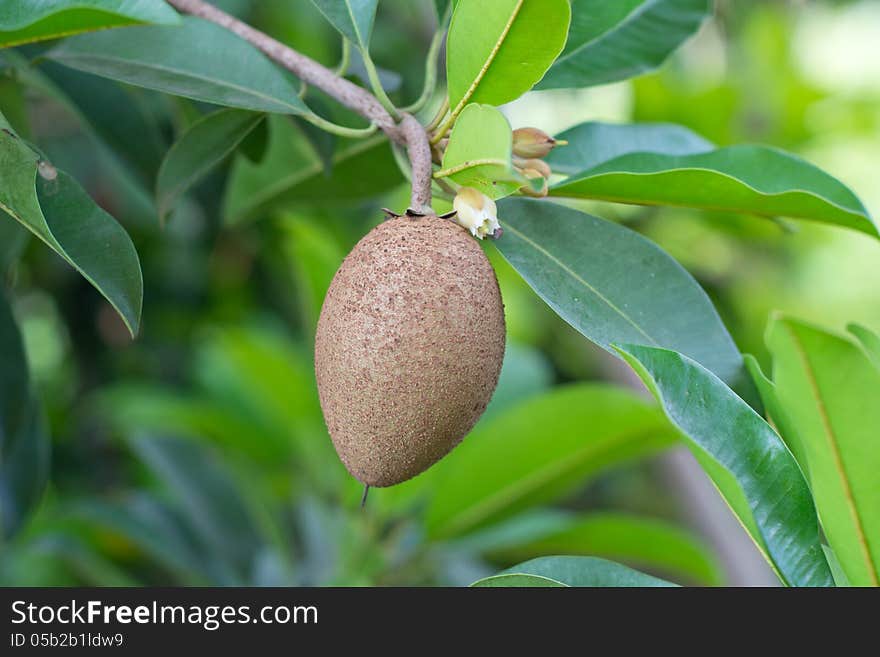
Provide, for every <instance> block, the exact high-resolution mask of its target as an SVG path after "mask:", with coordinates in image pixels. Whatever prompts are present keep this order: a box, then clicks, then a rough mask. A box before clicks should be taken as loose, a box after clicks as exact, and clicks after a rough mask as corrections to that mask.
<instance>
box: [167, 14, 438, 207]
mask: <svg viewBox="0 0 880 657" xmlns="http://www.w3.org/2000/svg"><path fill="white" fill-rule="evenodd" d="M166 1H167V2H168V4H170V5H172V6H173V7H175V8H177V9H178V10H180V11H182V12H185V13H187V14H192V15H193V16H198V17H200V18H204V19H205V20H208V21H211V22H212V23H216V24H217V25H219V26H221V27H223V28H225V29H227V30H229V31H230V32H232V33H233V34H236V35H238V36H239V37H241V38H242V39H244V40H245V41H247V42H249V43H250V44H251V45H253V46H255V47H256V48H257V49H259V50H260V51H261V52H263V54H265V55H266V56H267V57H269V58H270V59H272V60H274V61H275V62H277V63H279V64H281V65H282V66H283V67H284V68H286V69H288V70H289V71H291V72H292V73H293V74H294V75H296V76H297V77H298V78H299V79H300V80H302V81H303V82H305V83H306V84H309V85H311V86H313V87H316V88H318V89H320V90H321V91H323V92H324V93H326V94H327V95H328V96H331V97H333V98H335V99H336V100H337V101H339V102H340V103H342V104H343V105H345V106H346V107H348V108H349V109H351V110H354V111H355V112H357V113H358V114H360V115H361V116H363V117H364V118H365V119H367V120H368V121H370V122H372V123H374V124H375V125H376V126H378V127H379V129H380V130H382V132H384V133H385V134H386V135H387V136H388V138H389V139H390V140H392V141H393V142H395V143H398V144H401V145H405V146H406V149H407V155H408V156H409V159H410V163H411V164H412V170H413V176H412V197H411V199H412V200H411V203H412V206H413V208H412V209H413V210H416V211H417V212H426V211H428V210H429V209H430V206H431V149H430V146H429V144H428V136H427V133H426V132H425V129H424V128H423V127H422V125H421V124H420V123H419V122H418V121H417V120H416V119H415V118H414V117H413V116H412V115H410V114H405V113H402V114H401V121H400V123H399V124H398V123H397V122H395V120H394V118H393V117H392V116H391V114H390V113H389V112H388V110H386V109H385V108H384V107H383V106H382V104H381V103H380V102H379V101H378V100H377V99H376V97H375V96H373V94H371V93H370V92H369V91H367V90H366V89H364V88H363V87H359V86H358V85H356V84H354V83H352V82H349V81H348V80H346V79H345V78H343V77H341V76H339V75H337V74H336V73H334V72H333V71H332V70H330V69H329V68H326V67H325V66H323V65H321V64H320V63H318V62H316V61H315V60H314V59H312V58H310V57H307V56H305V55H303V54H302V53H299V52H297V51H296V50H294V49H292V48H290V47H288V46H286V45H284V44H283V43H281V42H280V41H277V40H275V39H273V38H272V37H270V36H269V35H268V34H265V33H264V32H260V31H259V30H257V29H255V28H253V27H251V26H250V25H248V24H247V23H244V22H242V21H240V20H238V19H237V18H235V17H234V16H230V15H229V14H227V13H226V12H224V11H221V10H220V9H217V8H216V7H215V6H213V5H211V4H209V3H207V2H204V0H166Z"/></svg>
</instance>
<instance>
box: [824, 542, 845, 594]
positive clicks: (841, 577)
mask: <svg viewBox="0 0 880 657" xmlns="http://www.w3.org/2000/svg"><path fill="white" fill-rule="evenodd" d="M822 549H823V550H824V551H825V559H826V560H827V561H828V567H829V568H830V569H831V574H832V575H833V576H834V584H835V586H852V584H850V581H849V578H848V577H847V576H846V573H845V572H843V567H842V566H841V565H840V561H839V560H838V558H837V555H836V554H834V550H832V549H831V548H830V547H828V546H827V545H823V546H822Z"/></svg>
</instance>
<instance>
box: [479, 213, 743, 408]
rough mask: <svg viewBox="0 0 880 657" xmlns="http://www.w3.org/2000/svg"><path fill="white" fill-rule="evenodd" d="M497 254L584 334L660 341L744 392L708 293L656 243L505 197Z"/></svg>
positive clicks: (739, 365)
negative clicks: (502, 233) (502, 231)
mask: <svg viewBox="0 0 880 657" xmlns="http://www.w3.org/2000/svg"><path fill="white" fill-rule="evenodd" d="M498 215H499V217H500V218H501V225H502V227H503V229H504V235H503V237H502V238H501V239H499V240H498V241H497V242H495V245H496V246H497V247H498V250H499V251H501V253H502V254H503V255H504V257H505V258H506V259H507V261H508V262H510V264H511V265H513V267H514V268H515V269H516V270H517V271H518V272H519V273H520V275H521V276H522V277H523V278H524V279H525V280H526V282H527V283H528V284H529V285H530V286H531V287H532V288H533V289H534V290H535V291H536V292H537V293H538V295H539V296H540V297H541V298H542V299H544V301H546V302H547V304H548V305H549V306H550V307H551V308H553V310H554V311H556V313H558V314H559V316H560V317H562V318H563V319H564V320H565V321H566V322H568V323H569V324H571V325H572V326H573V327H574V328H576V329H577V330H578V331H580V332H581V333H582V334H583V335H584V336H585V337H587V338H588V339H590V340H592V341H593V342H595V343H596V344H598V345H599V346H601V347H603V348H604V349H607V350H608V351H610V352H612V353H614V351H613V350H612V348H611V345H612V343H616V342H632V341H638V342H641V343H648V344H653V345H656V346H660V347H666V348H669V349H675V350H676V351H680V352H682V353H685V354H687V355H689V356H690V357H691V358H693V359H695V360H696V361H698V362H700V363H702V364H703V365H705V366H706V367H707V368H709V369H710V370H712V371H713V372H715V373H716V374H717V375H718V376H719V377H721V378H722V379H723V380H725V381H727V382H728V383H732V384H734V385H735V386H737V388H738V389H739V390H741V391H742V393H743V394H745V395H750V394H751V384H750V383H749V382H748V381H747V376H746V373H745V371H744V369H743V362H742V357H741V356H740V353H739V351H738V350H737V348H736V345H735V344H734V343H733V340H732V339H731V337H730V335H729V334H728V333H727V330H726V329H725V328H724V325H723V324H722V323H721V319H720V318H719V317H718V313H717V312H716V311H715V308H714V307H713V306H712V303H711V301H710V300H709V298H708V297H707V296H706V293H705V292H703V290H702V289H701V288H700V286H699V284H698V283H697V282H696V281H695V280H694V279H693V277H692V276H691V275H690V274H689V273H688V272H687V271H685V270H684V268H682V267H681V265H679V264H678V263H677V262H676V261H675V260H673V259H672V258H671V257H670V256H669V255H667V254H666V253H665V252H664V251H662V250H661V249H660V248H659V247H658V246H656V245H655V244H654V243H653V242H651V241H649V240H648V239H646V238H644V237H642V236H641V235H639V234H638V233H635V232H633V231H632V230H630V229H628V228H625V227H623V226H619V225H617V224H613V223H610V222H608V221H603V220H602V219H598V218H597V217H593V216H591V215H588V214H584V213H582V212H579V211H577V210H573V209H571V208H566V207H562V206H560V205H556V204H554V203H547V202H543V201H539V200H532V199H507V200H505V201H503V202H501V203H500V204H499V210H498Z"/></svg>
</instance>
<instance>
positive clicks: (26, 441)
mask: <svg viewBox="0 0 880 657" xmlns="http://www.w3.org/2000/svg"><path fill="white" fill-rule="evenodd" d="M0 354H2V363H3V365H2V367H0V538H3V537H9V536H11V535H12V534H13V533H15V532H16V530H18V529H19V528H20V527H21V525H22V524H23V523H24V520H25V519H26V517H27V514H28V513H29V512H30V511H31V509H33V507H34V506H36V504H37V503H38V502H39V501H40V498H41V497H42V495H43V490H44V489H45V487H46V482H47V480H48V477H49V450H50V443H49V435H48V433H47V429H46V422H45V418H44V416H43V409H42V407H41V405H40V401H39V399H38V398H37V395H36V393H35V392H34V391H33V389H32V385H31V381H30V375H29V372H28V363H27V359H26V357H25V352H24V344H23V342H22V338H21V334H20V333H19V330H18V325H17V324H16V323H15V318H14V317H13V316H12V310H11V309H10V307H9V304H8V303H7V302H6V299H5V298H4V296H3V294H2V293H0Z"/></svg>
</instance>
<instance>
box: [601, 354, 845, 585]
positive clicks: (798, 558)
mask: <svg viewBox="0 0 880 657" xmlns="http://www.w3.org/2000/svg"><path fill="white" fill-rule="evenodd" d="M616 348H617V350H618V351H619V352H620V354H621V355H622V356H623V357H624V359H626V361H627V362H628V363H629V364H630V366H631V367H632V368H633V369H634V370H635V371H636V373H637V374H638V375H639V376H640V377H641V378H642V381H644V383H645V385H646V386H648V388H649V389H650V390H651V392H652V393H653V394H654V396H655V397H656V398H657V400H658V401H659V402H660V404H661V405H662V406H663V409H664V411H665V412H666V415H667V416H668V417H669V419H670V420H671V421H672V423H673V424H674V425H675V426H676V427H678V429H679V430H680V431H681V433H682V435H683V436H684V438H685V442H686V444H687V445H688V447H689V448H690V449H691V451H692V452H693V453H694V456H695V457H696V458H697V461H699V463H700V465H701V466H702V467H703V469H704V470H705V471H706V473H707V474H708V475H709V477H710V478H711V479H712V481H713V482H714V483H715V485H716V486H717V487H718V490H719V491H720V492H721V494H722V496H723V497H724V499H725V500H727V503H728V504H729V505H730V506H731V508H732V509H733V511H734V513H735V514H736V515H737V516H738V517H739V519H740V521H741V522H742V524H743V526H744V527H745V528H746V529H747V530H748V532H749V534H750V535H751V536H752V538H753V539H754V540H755V542H756V544H757V545H758V547H759V548H760V549H761V550H762V552H763V553H764V554H765V556H766V557H767V559H768V560H769V561H770V563H771V564H772V566H773V567H774V569H775V570H776V572H777V574H778V575H779V576H780V578H781V579H782V581H783V582H784V583H786V584H789V585H791V586H830V585H832V583H833V581H832V578H831V573H830V571H829V569H828V564H827V563H826V561H825V557H824V555H823V553H822V545H821V543H820V541H819V525H818V520H817V518H816V510H815V508H814V506H813V500H812V498H811V496H810V491H809V488H808V487H807V484H806V482H805V481H804V477H803V475H802V474H801V471H800V468H799V467H798V464H797V462H796V461H795V460H794V457H793V456H792V455H791V452H789V451H788V449H787V448H786V446H785V444H784V443H783V442H782V439H781V438H780V437H779V436H778V435H777V434H776V432H774V431H773V429H772V428H771V427H770V425H769V424H767V423H766V422H765V421H764V420H763V419H762V418H761V417H760V416H759V415H758V414H757V413H755V412H754V411H753V410H752V409H751V408H749V406H748V405H747V404H746V403H745V402H743V401H742V400H741V399H740V398H739V397H737V396H736V395H735V394H734V393H733V391H731V390H730V389H729V388H728V387H727V386H726V385H724V383H723V382H722V381H721V380H720V379H719V378H718V377H716V376H715V375H714V374H712V373H711V372H710V371H708V370H707V369H705V368H704V367H702V366H701V365H700V364H699V363H696V362H695V361H693V360H691V359H690V358H688V357H687V356H683V355H681V354H679V353H676V352H674V351H669V350H667V349H658V348H656V347H646V346H636V345H626V346H617V347H616Z"/></svg>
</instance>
